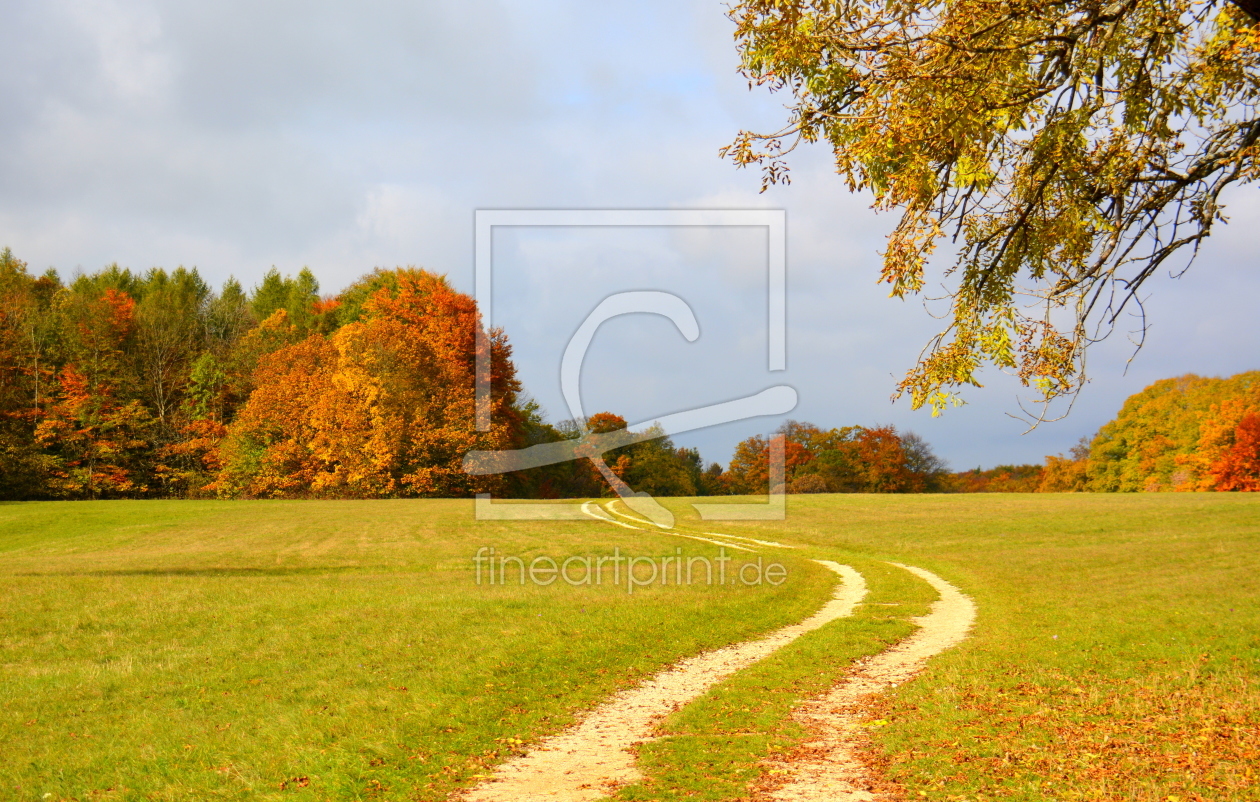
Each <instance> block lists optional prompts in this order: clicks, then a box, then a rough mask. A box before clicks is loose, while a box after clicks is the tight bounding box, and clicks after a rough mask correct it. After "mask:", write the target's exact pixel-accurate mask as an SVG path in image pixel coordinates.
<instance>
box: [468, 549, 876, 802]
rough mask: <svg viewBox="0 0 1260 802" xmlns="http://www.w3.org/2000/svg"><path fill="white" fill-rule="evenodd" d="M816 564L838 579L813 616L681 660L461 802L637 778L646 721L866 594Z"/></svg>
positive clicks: (560, 800) (593, 794) (862, 585)
mask: <svg viewBox="0 0 1260 802" xmlns="http://www.w3.org/2000/svg"><path fill="white" fill-rule="evenodd" d="M816 562H818V563H820V564H822V565H825V566H826V567H827V568H829V569H831V570H832V571H835V572H836V573H837V574H839V575H840V577H841V578H842V580H843V581H842V582H841V583H840V585H839V586H838V587H837V588H836V591H835V593H834V595H833V597H832V599H831V600H830V601H829V602H827V604H826V605H824V606H823V608H822V609H821V610H819V611H818V612H817V613H815V614H814V615H812V616H810V617H809V618H807V619H805V620H804V621H801V622H800V623H799V624H793V625H792V626H788V627H784V628H783V629H780V630H776V631H775V632H772V633H771V634H770V635H768V636H766V637H765V638H762V639H760V640H755V641H748V642H746V643H740V644H736V645H734V646H728V647H726V648H723V649H718V650H716V651H712V652H707V653H705V654H701V655H697V656H696V657H693V658H691V659H689V660H684V661H682V662H681V663H678V664H676V665H674V666H672V667H671V668H669V669H667V670H665V671H663V672H661V673H660V674H657V675H656V676H655V677H653V678H651V679H650V680H648V681H646V682H644V683H643V684H641V685H639V686H637V687H635V688H630V689H628V690H625V691H622V692H621V693H618V694H616V695H615V696H613V697H612V698H611V699H610V700H609V701H607V702H605V703H604V704H602V705H600V706H599V707H597V708H595V709H594V710H592V711H591V712H590V714H588V715H587V716H586V717H585V718H584V719H583V720H582V721H580V722H579V723H578V724H576V725H574V726H573V727H571V728H569V729H568V730H565V731H564V732H562V733H559V734H558V735H555V736H552V737H551V738H548V739H546V740H544V741H543V742H542V743H540V744H538V746H537V747H535V748H534V750H533V751H531V752H529V753H528V754H526V755H523V756H520V757H517V758H514V759H512V760H509V761H508V762H506V763H504V764H503V765H501V766H500V767H499V769H498V771H497V772H496V773H495V775H494V777H492V778H491V779H490V780H488V781H486V782H484V783H482V784H481V785H478V786H476V787H475V788H473V789H471V790H469V791H468V792H466V793H465V794H463V795H462V797H461V798H462V799H463V800H465V801H466V802H541V801H542V800H547V801H548V802H588V800H595V799H600V798H602V797H605V796H607V795H608V794H609V793H610V792H611V791H612V790H613V789H615V788H617V787H618V786H621V785H625V784H627V783H630V782H634V781H636V780H638V779H640V778H641V776H642V775H641V774H640V773H639V771H638V769H636V768H635V765H634V756H633V755H632V754H631V753H630V752H629V751H628V750H629V747H631V746H632V745H634V744H636V743H639V742H642V741H645V740H648V739H649V738H650V737H651V731H652V726H653V724H654V723H655V722H656V721H657V720H658V719H659V718H660V717H662V716H664V715H666V714H668V713H670V712H672V711H673V710H674V709H676V708H677V707H679V706H681V705H683V704H685V703H686V702H688V701H690V700H691V699H694V698H695V697H697V696H699V695H700V694H702V693H704V692H705V691H707V690H708V689H709V688H711V687H713V686H714V685H716V684H717V683H718V682H720V681H722V680H723V679H725V678H726V677H728V676H730V675H731V674H733V673H735V672H736V671H739V670H740V669H742V668H745V667H747V666H749V665H751V664H753V663H755V662H757V661H758V660H760V659H762V658H763V657H765V656H767V655H769V654H770V653H772V652H774V651H775V650H776V649H779V648H781V647H783V646H785V645H787V644H788V643H791V642H792V641H793V640H795V639H796V638H799V637H800V636H801V635H804V634H805V633H806V632H810V631H812V630H815V629H818V628H819V627H821V626H823V625H824V624H826V623H828V622H830V621H834V620H835V619H837V618H843V617H845V616H848V615H852V614H853V608H854V607H855V606H857V604H858V603H859V602H860V601H861V600H862V599H863V598H864V597H865V596H866V581H865V580H864V579H863V578H862V575H861V574H859V573H858V572H857V571H855V570H853V569H852V568H850V567H849V566H847V565H840V564H838V563H835V562H831V561H828V560H817V561H816Z"/></svg>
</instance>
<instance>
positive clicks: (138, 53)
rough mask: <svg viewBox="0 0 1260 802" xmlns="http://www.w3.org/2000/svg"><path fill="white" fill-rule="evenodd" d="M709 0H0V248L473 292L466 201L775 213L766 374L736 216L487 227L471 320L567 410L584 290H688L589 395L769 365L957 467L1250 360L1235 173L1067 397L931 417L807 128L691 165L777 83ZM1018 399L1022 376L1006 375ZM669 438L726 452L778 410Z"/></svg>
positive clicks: (614, 328) (810, 396) (594, 403)
mask: <svg viewBox="0 0 1260 802" xmlns="http://www.w3.org/2000/svg"><path fill="white" fill-rule="evenodd" d="M723 10H724V9H723V6H722V4H720V3H716V2H692V3H685V2H677V0H672V1H670V2H663V1H662V2H645V3H637V4H631V5H628V4H624V3H623V4H605V3H590V2H581V1H580V0H573V2H541V3H540V2H532V3H523V2H522V3H515V4H511V3H496V2H490V1H489V0H464V2H460V3H439V2H415V1H414V0H412V2H394V1H393V0H389V1H386V0H369V1H367V2H364V1H363V0H361V1H360V2H356V3H349V2H329V1H328V0H303V1H302V2H296V1H295V0H270V1H264V2H258V1H257V0H253V1H252V2H239V0H220V2H216V3H186V2H173V1H164V0H38V1H36V0H8V2H5V3H4V4H3V6H2V7H0V50H2V51H3V52H4V53H5V54H6V58H5V66H4V67H3V68H0V103H2V105H0V108H3V110H4V111H3V114H0V246H4V245H7V246H9V247H11V248H12V249H13V250H14V252H15V254H16V255H17V256H18V257H19V258H21V259H23V260H25V261H26V262H28V263H29V264H30V266H31V267H32V268H33V269H36V270H40V271H42V270H43V269H44V268H47V267H50V266H55V267H56V268H58V270H60V271H61V272H62V274H63V275H68V274H71V273H73V272H74V271H75V270H77V269H82V270H86V271H91V270H96V269H99V268H100V267H102V266H104V265H106V264H109V263H111V262H118V263H119V264H121V265H124V266H128V267H131V268H133V269H140V270H143V269H146V268H149V267H152V266H164V267H168V268H170V267H175V266H177V265H181V264H182V265H185V266H194V265H195V266H196V267H197V268H198V269H199V270H200V271H201V272H202V274H203V275H205V276H206V277H207V278H208V279H209V280H210V281H211V282H213V283H215V284H218V283H220V282H222V280H224V279H225V278H227V277H228V276H229V275H232V276H236V277H237V278H239V279H240V280H241V281H242V282H243V283H245V284H246V285H247V286H249V285H253V284H255V283H257V282H258V281H259V280H260V279H261V276H262V274H263V273H264V271H266V270H267V269H268V268H269V267H270V266H272V265H275V266H277V267H279V268H280V269H281V270H282V271H284V272H288V273H293V272H296V271H297V270H299V269H300V268H301V267H302V266H304V265H306V266H309V267H310V268H311V269H312V270H313V271H314V272H315V274H316V275H317V276H318V277H319V279H320V282H321V285H322V290H323V291H324V292H325V293H333V292H336V291H337V290H339V289H340V288H341V287H343V286H345V285H346V284H347V283H349V282H350V281H352V280H353V279H354V278H355V277H356V276H358V275H360V274H362V273H364V272H366V271H368V270H371V269H372V268H373V267H375V266H394V265H408V264H410V265H420V266H424V267H427V268H429V269H431V270H435V271H438V272H441V273H446V274H448V275H449V276H450V278H451V280H452V281H453V283H454V284H455V285H456V286H457V287H459V288H460V289H463V290H465V291H469V292H471V291H472V289H473V259H474V253H473V250H474V249H473V215H474V210H476V209H513V208H525V209H590V208H598V209H642V208H661V209H674V208H679V209H690V208H702V209H712V208H718V209H729V208H737V209H738V208H773V209H783V210H786V214H787V220H788V240H787V241H788V369H787V371H785V372H776V373H771V372H769V371H768V370H767V365H766V359H765V328H766V313H765V304H766V300H765V253H766V247H767V244H766V239H765V233H764V230H763V229H720V230H719V229H696V230H663V229H618V228H600V229H581V228H557V229H531V228H513V229H502V230H499V231H498V232H497V233H496V236H495V240H494V248H495V250H494V298H495V319H494V323H495V324H497V325H502V326H503V327H504V328H505V329H506V330H507V332H508V335H509V336H510V337H511V339H512V341H513V343H514V345H515V348H516V356H517V363H518V366H519V368H520V373H521V377H522V379H523V380H524V382H525V384H526V387H527V389H528V390H529V391H530V392H531V393H532V394H533V396H534V397H536V398H537V399H538V400H539V401H540V402H541V403H542V404H543V406H544V407H545V409H546V410H547V412H548V414H549V416H550V417H551V419H553V420H560V419H563V418H566V417H569V410H568V409H567V408H566V406H565V403H564V401H563V399H562V398H561V395H560V383H559V364H560V357H561V354H562V352H563V350H564V346H565V344H566V343H567V342H568V339H569V337H570V336H571V335H572V333H573V332H574V331H575V330H576V329H577V327H578V326H579V325H580V324H581V322H582V320H583V319H584V318H585V317H586V315H587V314H588V313H589V312H590V311H591V310H592V309H593V308H594V306H595V304H597V303H598V302H599V300H600V299H602V298H603V297H606V296H607V295H609V294H611V293H615V292H621V291H625V290H646V289H657V290H665V291H669V292H673V293H675V294H677V295H679V296H680V297H683V298H684V299H685V300H686V301H687V302H688V303H689V304H690V305H691V307H692V309H693V310H694V311H695V314H696V317H697V319H698V321H699V324H700V329H701V336H700V338H699V340H697V341H696V342H694V343H688V342H687V341H686V340H684V339H683V337H682V336H681V335H680V334H679V333H678V332H677V330H675V329H674V328H673V325H672V324H671V323H670V322H669V321H667V320H666V319H664V318H660V317H650V316H644V315H640V316H635V317H632V318H622V319H619V320H615V321H610V322H609V323H607V324H605V326H604V327H603V328H602V329H601V331H600V333H599V335H598V336H597V338H596V340H595V342H594V344H593V346H592V348H591V350H590V352H589V354H588V356H587V358H586V368H585V371H584V374H583V383H582V389H583V404H584V407H585V411H586V412H587V413H592V412H595V411H598V410H602V409H609V410H612V411H615V412H618V413H620V414H622V415H624V416H625V417H627V418H628V419H630V420H632V421H640V420H651V419H652V418H654V417H659V416H663V415H665V414H668V413H671V412H677V411H680V410H684V409H690V408H693V407H698V406H704V405H706V404H711V403H715V402H718V401H724V400H729V399H732V398H736V397H740V396H743V395H748V394H750V393H753V392H757V391H758V390H761V389H763V388H765V387H769V386H772V385H775V384H790V385H792V386H794V387H795V388H796V389H797V391H798V393H799V397H800V404H799V407H798V408H797V409H796V410H795V411H794V412H793V413H791V417H794V418H797V419H802V420H809V421H812V422H814V423H817V424H819V425H821V426H824V427H831V426H841V425H849V424H863V425H876V424H883V423H891V424H894V425H896V426H897V427H898V428H901V429H912V430H915V431H918V432H919V433H920V434H922V435H924V436H925V437H927V439H928V440H929V441H930V442H931V443H932V444H933V445H934V446H935V448H936V450H937V452H938V453H939V454H940V455H941V456H943V457H945V458H946V459H947V460H948V461H949V462H950V463H951V465H952V466H953V467H954V468H956V469H963V468H970V467H975V466H977V465H982V466H986V467H989V466H992V465H996V464H1000V463H1022V462H1039V461H1040V460H1041V459H1042V457H1043V455H1045V454H1047V453H1057V452H1062V451H1066V450H1067V449H1068V448H1069V447H1070V446H1071V445H1072V444H1074V443H1075V442H1076V440H1077V439H1078V438H1080V437H1081V436H1082V435H1085V434H1092V433H1093V432H1094V431H1095V430H1096V429H1097V428H1098V427H1099V426H1100V425H1101V424H1102V423H1104V422H1106V421H1107V420H1108V419H1109V418H1111V417H1112V416H1113V415H1114V414H1115V412H1116V410H1117V409H1119V407H1120V405H1121V403H1122V402H1123V401H1124V399H1125V397H1126V396H1128V395H1130V394H1132V393H1134V392H1137V391H1138V390H1140V389H1142V387H1144V386H1145V385H1147V384H1149V383H1150V382H1152V381H1154V380H1156V379H1159V378H1163V377H1167V376H1174V375H1179V374H1183V373H1188V372H1195V373H1199V374H1204V375H1228V374H1232V373H1236V372H1239V371H1243V370H1250V369H1256V368H1260V358H1257V349H1256V344H1257V343H1260V316H1258V315H1257V314H1256V307H1257V304H1256V298H1257V297H1260V274H1258V273H1257V271H1256V270H1254V267H1253V266H1254V256H1253V254H1254V252H1255V251H1256V250H1257V245H1260V225H1257V223H1256V221H1257V220H1260V195H1258V194H1257V192H1256V190H1254V189H1246V190H1241V191H1238V192H1235V193H1234V194H1233V195H1231V196H1230V198H1229V204H1230V205H1229V210H1228V213H1229V214H1230V216H1231V217H1232V219H1233V220H1234V224H1233V225H1232V226H1230V227H1228V228H1226V229H1224V230H1222V231H1221V232H1220V233H1219V234H1218V235H1217V236H1216V237H1214V238H1213V239H1212V240H1211V241H1210V242H1209V244H1208V245H1207V246H1206V247H1205V248H1204V249H1203V250H1202V252H1201V254H1200V256H1199V259H1198V262H1197V263H1196V264H1195V266H1194V267H1193V268H1192V270H1191V271H1190V272H1189V273H1187V274H1186V275H1185V276H1184V277H1182V278H1180V279H1177V280H1174V279H1171V278H1169V277H1167V276H1166V275H1165V276H1162V277H1161V278H1160V279H1159V280H1158V281H1154V282H1152V283H1151V284H1150V285H1148V286H1149V291H1148V294H1149V295H1150V300H1149V302H1148V304H1147V309H1148V312H1149V314H1150V317H1151V321H1152V325H1151V330H1150V332H1149V336H1148V338H1147V342H1146V346H1145V348H1144V349H1143V351H1142V352H1141V353H1140V354H1139V355H1138V356H1137V357H1136V359H1135V360H1134V361H1133V362H1132V363H1131V364H1129V365H1128V366H1127V371H1126V360H1127V359H1128V358H1129V356H1130V355H1131V351H1132V349H1131V347H1130V346H1129V344H1128V343H1127V342H1126V341H1125V337H1124V333H1123V331H1122V332H1120V333H1119V334H1118V335H1117V336H1115V337H1113V338H1112V339H1111V340H1110V341H1108V342H1106V343H1104V344H1103V345H1102V346H1100V347H1098V348H1096V349H1095V351H1094V353H1093V355H1092V356H1091V363H1090V370H1091V374H1092V376H1093V383H1092V384H1091V385H1090V386H1089V387H1088V388H1087V390H1086V391H1085V394H1084V395H1083V397H1082V398H1081V399H1080V401H1079V402H1078V404H1077V406H1076V408H1075V409H1074V411H1073V412H1072V414H1071V415H1070V416H1069V417H1068V418H1067V419H1066V420H1063V421H1060V422H1057V423H1053V424H1045V425H1043V426H1041V427H1040V428H1038V429H1037V430H1035V431H1033V432H1031V433H1028V434H1024V431H1025V429H1026V426H1025V425H1024V424H1023V423H1021V422H1019V421H1018V420H1016V419H1014V418H1012V417H1010V416H1009V414H1008V413H1018V412H1019V403H1020V399H1021V393H1020V388H1019V387H1018V385H1017V383H1016V382H1014V381H1012V380H1010V379H1009V378H1008V377H1005V376H1002V375H1000V374H994V375H991V376H988V377H987V384H986V387H985V388H984V389H983V390H974V391H972V392H971V393H970V394H969V395H968V399H969V401H970V403H969V404H968V405H967V406H965V407H963V408H960V409H957V410H952V411H949V412H947V413H946V414H945V415H944V416H942V417H940V418H936V419H932V418H930V417H929V416H928V414H927V413H926V412H912V411H911V410H910V409H909V405H908V404H907V403H906V402H905V401H904V400H903V401H900V402H897V403H896V404H893V403H892V402H891V401H890V399H889V396H890V393H891V391H892V389H893V386H894V385H895V383H896V380H897V378H899V377H900V376H901V375H902V374H903V373H904V371H905V370H906V369H907V368H908V367H909V366H910V365H911V364H912V363H913V361H914V359H915V356H916V354H917V353H918V350H919V348H920V347H921V346H922V344H923V343H924V342H925V341H926V339H927V338H928V337H929V336H930V335H931V334H932V333H933V332H934V330H935V329H934V324H935V323H936V321H934V320H933V319H932V318H931V317H930V316H929V315H928V314H927V313H926V312H925V310H924V308H923V306H922V304H921V302H916V301H909V302H900V301H894V300H890V299H888V298H887V297H886V295H887V293H886V291H885V290H884V289H883V288H881V287H880V286H878V285H876V283H875V279H876V277H877V275H878V269H879V261H878V256H877V251H878V250H879V249H880V247H881V242H882V236H883V233H884V232H886V231H887V230H888V229H889V227H890V226H891V224H892V223H893V222H894V221H893V219H892V218H891V217H890V216H887V215H885V216H877V215H875V214H874V213H873V212H871V211H870V209H869V199H868V198H864V197H861V196H853V195H849V194H848V193H847V192H846V191H845V189H844V187H843V184H842V182H841V181H840V179H838V178H837V177H836V176H835V175H834V174H833V172H832V171H831V168H830V167H829V159H828V158H827V153H826V152H825V150H823V149H821V148H819V149H815V150H813V151H806V152H801V153H799V155H798V156H797V157H795V158H794V161H793V176H794V179H793V183H792V185H791V186H790V187H786V188H773V189H772V190H771V191H769V192H767V193H765V194H758V189H759V176H758V175H757V174H756V173H754V172H748V171H740V170H736V169H735V168H734V167H732V166H731V165H730V164H729V163H727V162H723V161H721V160H719V159H718V158H717V151H718V148H719V147H721V146H722V145H723V144H726V143H727V142H729V141H730V140H731V138H732V137H733V136H734V135H735V134H736V133H737V132H738V131H739V130H740V129H741V128H751V129H758V130H769V129H772V128H775V127H777V125H778V123H779V122H780V121H781V119H782V118H783V110H782V106H781V103H782V101H781V100H780V99H779V98H777V97H773V96H770V95H768V94H766V93H765V92H764V91H761V90H753V91H750V90H749V88H748V86H747V82H746V81H745V80H743V79H741V78H740V76H739V75H738V74H737V72H736V65H737V57H736V51H735V48H734V45H733V41H732V38H731V33H732V27H733V26H732V24H731V23H730V22H729V21H728V20H727V19H726V18H725V16H724V14H723ZM1024 395H1025V396H1026V393H1025V394H1024ZM777 422H778V421H777V420H774V419H767V418H762V419H755V420H745V421H742V422H736V423H730V424H726V425H724V426H720V427H715V428H713V429H709V430H704V431H700V432H693V433H690V434H687V435H683V436H680V437H678V438H676V439H677V440H678V441H679V442H681V443H684V444H687V445H696V446H699V447H700V448H701V451H702V453H703V454H704V455H705V457H706V458H708V459H711V460H720V461H723V462H724V461H726V460H727V459H728V458H729V455H730V452H731V450H732V448H733V446H734V444H735V443H736V442H738V441H739V440H741V439H743V438H744V437H747V436H748V435H750V434H753V433H757V432H765V431H769V430H770V429H772V428H773V427H774V426H775V425H777Z"/></svg>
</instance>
